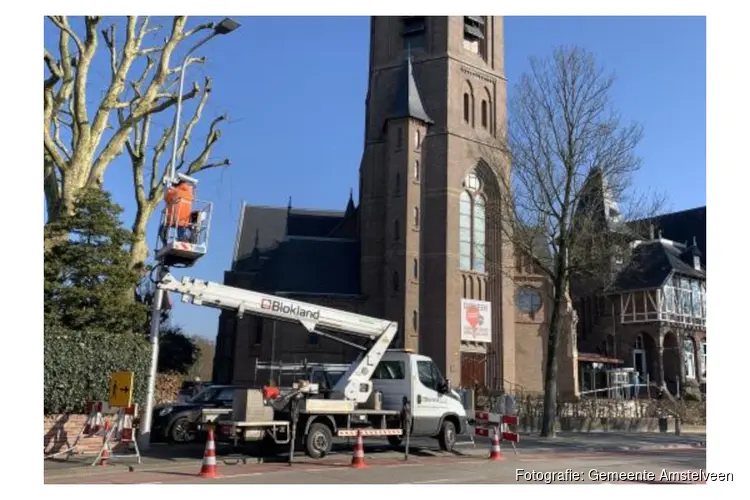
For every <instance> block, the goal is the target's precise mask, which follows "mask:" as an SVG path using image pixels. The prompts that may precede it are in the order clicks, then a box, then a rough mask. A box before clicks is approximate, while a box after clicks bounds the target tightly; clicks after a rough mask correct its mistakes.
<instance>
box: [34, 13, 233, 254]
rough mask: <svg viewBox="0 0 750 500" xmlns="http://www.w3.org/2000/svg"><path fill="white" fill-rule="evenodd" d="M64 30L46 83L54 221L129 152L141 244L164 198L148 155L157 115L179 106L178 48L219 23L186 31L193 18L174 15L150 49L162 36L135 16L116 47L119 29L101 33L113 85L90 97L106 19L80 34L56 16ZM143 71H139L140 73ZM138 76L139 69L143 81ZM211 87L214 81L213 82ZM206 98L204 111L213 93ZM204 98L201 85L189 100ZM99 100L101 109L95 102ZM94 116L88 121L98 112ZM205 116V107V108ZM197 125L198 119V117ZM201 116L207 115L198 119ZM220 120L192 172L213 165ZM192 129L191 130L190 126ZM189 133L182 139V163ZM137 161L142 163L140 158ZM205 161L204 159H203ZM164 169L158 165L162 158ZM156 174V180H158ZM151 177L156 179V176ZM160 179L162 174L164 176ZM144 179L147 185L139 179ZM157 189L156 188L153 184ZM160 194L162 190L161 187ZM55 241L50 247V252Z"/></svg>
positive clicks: (48, 194)
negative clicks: (147, 173)
mask: <svg viewBox="0 0 750 500" xmlns="http://www.w3.org/2000/svg"><path fill="white" fill-rule="evenodd" d="M48 19H49V21H50V22H51V24H52V25H54V26H55V27H56V28H57V29H58V31H59V36H58V43H57V47H55V48H52V49H48V48H45V51H44V62H45V65H46V68H47V77H46V79H45V81H44V193H45V199H46V202H47V219H48V221H54V220H56V219H57V218H59V217H60V216H62V215H64V214H67V213H70V210H72V206H73V201H74V199H75V197H76V196H77V194H78V193H79V192H80V191H81V190H82V189H84V188H86V187H89V186H94V185H101V184H102V182H103V178H104V172H105V170H106V168H107V167H108V166H109V165H110V164H111V163H112V161H114V160H115V159H116V158H117V157H118V156H119V155H120V154H122V151H123V149H124V148H125V147H127V148H128V153H129V154H130V156H131V160H133V178H134V183H135V186H136V198H137V202H138V215H137V217H136V221H135V222H134V224H133V227H134V229H136V230H137V231H136V232H137V234H136V238H138V237H142V236H144V233H145V226H146V222H147V221H148V218H149V216H150V215H151V213H152V212H153V210H154V206H155V204H153V203H152V198H153V197H154V196H156V198H157V199H158V196H159V193H158V192H156V193H154V192H153V190H149V193H145V192H144V189H145V188H144V183H143V181H142V179H143V177H144V173H143V170H144V167H145V165H146V158H145V154H142V153H143V152H144V151H145V148H146V145H147V143H148V129H149V125H150V123H151V120H152V118H153V117H154V116H156V115H158V114H159V113H162V112H164V111H166V110H168V109H169V108H171V107H173V106H174V105H175V104H176V103H177V100H178V99H177V95H176V93H175V92H174V91H171V90H170V89H172V88H173V87H174V85H175V83H176V82H177V77H178V74H177V73H179V69H180V68H170V60H171V57H172V55H173V53H174V51H175V49H176V48H177V47H178V46H179V45H180V44H181V43H182V42H184V41H186V40H188V39H189V38H191V37H192V36H193V35H194V34H196V33H198V32H201V31H204V30H210V29H213V24H212V23H206V24H200V25H198V26H196V27H194V28H192V29H189V30H185V29H184V28H185V23H186V21H187V17H186V16H175V17H174V18H173V19H172V27H171V30H170V31H169V33H168V34H167V36H166V37H164V39H163V42H162V43H160V44H156V45H153V46H148V47H146V46H145V45H146V44H145V42H146V41H147V39H151V38H153V37H152V35H153V34H155V33H157V32H159V31H160V30H161V27H160V26H154V27H150V26H149V19H148V17H144V18H138V17H137V16H129V17H127V19H126V20H125V34H124V40H123V41H122V43H121V44H118V41H117V36H116V35H117V26H118V25H117V24H116V23H113V24H111V25H110V26H108V27H106V28H104V29H102V30H101V34H102V38H103V40H104V43H105V45H106V47H107V48H108V49H109V56H110V57H109V60H110V79H109V84H108V86H107V87H106V88H105V89H95V91H93V92H89V91H90V90H91V89H89V85H88V76H89V72H90V69H91V65H92V61H93V60H94V57H95V55H96V53H97V49H98V48H99V46H100V43H99V33H98V30H99V27H100V24H101V22H102V18H101V17H99V16H86V17H85V18H83V28H84V29H83V31H84V33H77V32H76V30H74V28H73V26H72V25H71V23H70V21H69V19H68V18H67V17H66V16H49V17H48ZM140 67H142V68H143V69H142V70H140V69H134V68H140ZM131 70H133V71H138V74H137V76H135V77H134V76H133V75H131ZM207 83H208V82H207ZM209 90H210V89H209V88H208V86H206V87H204V89H203V92H202V96H203V97H202V99H203V105H205V98H206V97H207V95H208V92H209ZM198 95H201V89H200V88H199V86H198V85H194V86H193V88H192V90H190V91H189V92H187V93H185V94H184V95H183V96H182V99H183V100H188V99H192V98H193V97H196V96H198ZM92 100H95V104H94V106H92V105H91V101H92ZM92 108H93V109H95V111H94V113H93V116H91V117H90V116H89V112H90V111H91V109H92ZM201 110H202V107H201ZM193 118H194V119H195V121H197V119H196V117H195V116H194V117H193ZM197 118H200V113H197ZM216 123H218V120H217V121H215V123H214V124H213V126H212V127H211V131H210V132H209V137H208V138H207V140H206V143H207V144H208V146H207V147H206V148H205V149H204V151H203V153H201V154H200V155H199V156H198V158H196V159H195V160H194V161H193V162H191V163H190V166H189V169H191V171H192V172H195V171H197V170H201V169H203V168H207V167H208V166H211V165H209V164H208V163H207V159H208V154H209V152H210V145H212V144H213V143H214V142H216V140H218V134H219V132H218V131H217V130H215V128H214V127H215V124H216ZM191 128H192V127H191ZM189 137H190V132H189V131H187V130H186V131H185V133H184V134H183V136H182V140H181V143H182V146H181V150H182V161H183V162H184V154H185V146H186V145H187V143H188V141H189ZM134 158H135V159H134ZM201 158H202V160H201ZM156 163H158V159H157V160H156ZM153 175H155V174H153ZM153 175H152V178H153ZM157 177H158V175H157ZM139 179H141V180H140V181H139ZM152 185H153V184H152ZM157 191H158V189H157ZM51 244H54V242H53V241H50V242H48V241H45V249H46V248H48V247H49V245H51ZM144 250H145V247H144V243H143V242H142V241H139V242H138V243H136V244H135V245H134V246H133V252H134V260H138V261H140V259H141V257H142V256H143V254H144Z"/></svg>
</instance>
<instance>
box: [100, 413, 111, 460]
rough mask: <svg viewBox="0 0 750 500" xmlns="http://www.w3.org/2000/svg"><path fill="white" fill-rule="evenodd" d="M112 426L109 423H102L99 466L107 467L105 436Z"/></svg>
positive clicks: (107, 446) (107, 454) (107, 451)
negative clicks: (102, 431) (102, 432)
mask: <svg viewBox="0 0 750 500" xmlns="http://www.w3.org/2000/svg"><path fill="white" fill-rule="evenodd" d="M111 426H112V424H110V423H109V421H108V420H107V421H105V422H104V436H103V437H102V454H101V455H100V456H99V465H100V466H102V465H109V443H108V442H107V436H108V435H109V430H110V429H111Z"/></svg>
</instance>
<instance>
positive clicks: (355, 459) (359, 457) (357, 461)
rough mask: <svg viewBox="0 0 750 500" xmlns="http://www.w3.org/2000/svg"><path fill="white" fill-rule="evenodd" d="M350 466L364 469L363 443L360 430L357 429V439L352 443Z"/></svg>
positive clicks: (365, 465)
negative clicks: (352, 450)
mask: <svg viewBox="0 0 750 500" xmlns="http://www.w3.org/2000/svg"><path fill="white" fill-rule="evenodd" d="M352 467H353V468H355V469H364V468H365V467H367V464H365V445H364V443H363V442H362V431H361V430H358V431H357V441H355V443H354V454H353V455H352Z"/></svg>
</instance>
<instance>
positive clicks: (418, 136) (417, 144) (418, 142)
mask: <svg viewBox="0 0 750 500" xmlns="http://www.w3.org/2000/svg"><path fill="white" fill-rule="evenodd" d="M421 145H422V132H420V131H419V129H417V130H415V131H414V149H419V147H420V146H421Z"/></svg>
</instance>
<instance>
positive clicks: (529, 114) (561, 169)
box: [482, 48, 660, 437]
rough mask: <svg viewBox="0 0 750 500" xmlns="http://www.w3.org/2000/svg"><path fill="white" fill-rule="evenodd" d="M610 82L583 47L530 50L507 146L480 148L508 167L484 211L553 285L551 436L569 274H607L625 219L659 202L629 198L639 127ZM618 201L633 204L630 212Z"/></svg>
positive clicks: (623, 241) (499, 168)
mask: <svg viewBox="0 0 750 500" xmlns="http://www.w3.org/2000/svg"><path fill="white" fill-rule="evenodd" d="M613 83H614V77H613V76H608V75H605V74H604V73H603V71H602V69H601V68H599V67H598V66H597V64H596V61H595V60H594V58H593V56H592V55H590V54H588V53H587V52H585V51H584V50H582V49H579V48H558V49H556V50H555V51H554V52H553V54H552V56H551V57H549V58H547V59H544V60H539V59H535V58H534V59H532V60H531V69H530V71H529V73H527V74H525V75H523V76H522V77H521V79H520V81H519V83H518V84H517V85H516V89H515V91H514V92H513V93H512V94H511V95H512V99H511V101H510V102H509V125H508V129H507V133H504V134H502V136H503V138H502V141H501V142H502V143H503V145H502V147H500V148H487V150H486V151H483V155H482V156H483V157H484V158H485V159H486V161H487V162H488V164H489V166H490V167H491V168H493V169H494V170H495V171H496V172H508V171H509V175H499V176H498V177H499V178H500V179H501V182H502V183H504V184H505V185H504V186H503V188H504V193H505V196H503V197H501V199H500V200H498V201H497V202H495V203H492V204H488V207H487V210H488V213H487V217H488V218H491V217H495V218H497V219H499V220H500V225H499V226H500V227H501V230H502V233H503V237H504V238H505V239H506V241H508V240H509V241H510V242H511V243H512V244H513V246H514V248H515V250H516V252H517V253H519V254H522V255H524V256H527V257H528V258H530V259H531V260H532V262H533V265H534V268H535V269H536V271H537V272H538V273H539V274H541V275H542V276H545V277H546V278H547V279H548V280H549V283H550V284H551V290H552V292H551V295H552V296H551V297H550V299H551V300H550V302H551V304H550V306H551V311H550V314H549V317H548V321H549V332H548V339H547V344H548V345H547V359H546V362H545V376H544V393H545V397H544V415H543V420H542V430H541V435H542V436H544V437H554V436H555V428H554V423H555V414H556V407H557V394H558V380H557V371H558V356H559V346H560V338H561V335H562V334H563V333H566V332H563V331H562V329H563V328H566V327H567V328H569V327H570V326H569V325H572V324H573V325H574V324H575V319H574V318H572V315H573V314H574V311H573V307H572V304H571V299H570V293H569V290H570V284H571V280H572V279H587V278H596V279H602V277H603V276H604V275H606V276H609V273H610V272H611V270H612V268H613V258H614V256H615V254H616V253H617V252H620V251H621V249H622V248H624V247H627V243H629V242H630V241H632V239H634V238H633V229H632V228H631V227H630V226H629V225H627V224H625V221H627V220H634V219H637V218H639V217H638V216H639V215H641V212H639V211H640V210H644V209H645V210H646V211H647V212H648V214H649V215H653V211H654V210H656V207H658V206H659V204H660V201H656V202H654V203H653V204H650V205H648V208H646V206H647V204H646V203H644V201H643V199H641V198H639V199H635V198H632V197H628V195H630V194H631V193H630V190H629V187H630V180H631V177H632V174H633V173H634V172H635V171H637V170H638V169H639V167H640V164H641V162H640V160H639V159H638V158H637V157H636V155H635V147H636V146H637V144H638V142H639V141H640V139H641V136H642V129H641V127H640V126H639V125H637V124H625V123H622V121H621V119H620V117H619V116H618V114H617V113H616V112H614V111H613V110H612V106H611V101H610V92H611V89H612V85H613ZM497 151H500V152H499V153H498V152H497ZM508 165H510V167H508ZM618 203H619V204H620V206H625V207H627V209H628V210H629V213H628V214H627V216H626V214H623V213H620V210H621V209H620V208H618ZM630 212H632V214H631V213H630ZM503 272H510V273H512V270H510V269H504V270H503ZM566 325H567V326H566ZM570 333H571V334H572V335H575V332H570Z"/></svg>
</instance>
